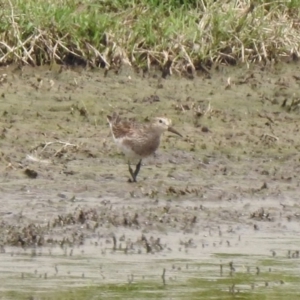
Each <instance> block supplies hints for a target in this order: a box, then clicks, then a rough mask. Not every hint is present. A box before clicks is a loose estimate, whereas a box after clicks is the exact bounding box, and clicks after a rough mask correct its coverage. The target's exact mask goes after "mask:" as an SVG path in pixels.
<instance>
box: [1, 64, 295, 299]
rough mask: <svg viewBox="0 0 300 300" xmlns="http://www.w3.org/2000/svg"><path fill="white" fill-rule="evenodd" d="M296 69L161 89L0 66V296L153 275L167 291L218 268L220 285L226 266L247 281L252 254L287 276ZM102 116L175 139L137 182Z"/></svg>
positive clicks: (168, 82) (129, 80)
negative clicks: (165, 120) (156, 120)
mask: <svg viewBox="0 0 300 300" xmlns="http://www.w3.org/2000/svg"><path fill="white" fill-rule="evenodd" d="M299 71H300V69H299V65H298V64H297V63H296V64H295V63H291V64H282V65H276V66H274V65H270V66H265V67H258V66H253V67H250V68H249V69H247V68H246V67H234V68H230V67H224V68H220V69H219V70H216V71H213V72H212V73H211V74H206V73H201V74H198V76H197V77H196V78H194V79H186V78H180V77H177V76H172V77H168V78H167V79H161V75H160V73H159V72H153V73H147V74H142V73H135V72H133V71H131V70H130V69H128V68H123V69H121V70H120V72H119V74H115V73H114V72H108V74H107V76H105V75H104V71H102V70H97V71H93V70H85V69H82V68H65V67H60V66H52V67H51V68H46V67H45V68H31V67H24V68H22V69H21V68H18V67H16V66H10V67H6V68H4V67H3V68H1V69H0V79H1V85H0V94H1V97H0V114H1V118H0V145H1V148H0V161H1V174H2V176H1V179H0V180H1V184H0V199H1V206H0V216H1V217H0V221H1V227H0V232H1V253H0V276H1V277H2V278H1V281H2V282H4V284H3V285H1V288H0V295H3V296H1V297H2V298H3V299H6V298H9V296H8V295H10V294H9V293H10V292H12V291H13V292H20V293H23V292H26V293H27V292H28V293H35V295H39V294H38V293H39V292H44V291H53V290H56V289H58V290H60V289H69V288H70V287H72V288H75V287H83V286H92V285H94V284H97V285H99V284H101V283H102V284H108V283H127V282H133V281H134V282H138V281H141V280H144V279H145V278H151V280H154V281H157V282H161V281H162V278H161V274H162V272H163V269H164V268H166V280H167V282H170V281H172V280H173V281H176V280H177V282H182V281H184V280H186V278H187V277H186V276H185V275H184V274H189V273H188V272H187V269H189V270H194V271H193V274H194V275H195V276H197V277H199V276H201V277H203V278H204V277H205V276H208V274H210V275H209V276H213V277H215V276H218V275H219V264H224V273H225V272H226V274H227V275H228V274H229V273H230V272H231V271H232V270H233V269H232V268H230V267H229V265H228V264H229V263H230V262H231V261H233V262H234V264H235V265H236V267H235V270H241V269H243V267H245V268H247V270H248V271H249V272H252V273H255V272H258V271H257V267H259V266H258V260H257V259H258V258H260V259H262V258H264V259H266V258H274V259H277V258H278V259H281V260H280V261H281V262H282V264H280V266H277V271H279V272H280V270H282V272H285V271H286V268H285V266H287V262H288V261H291V260H292V261H293V263H292V264H291V266H292V267H295V268H297V267H299V262H298V260H297V258H298V257H299V252H298V251H299V250H300V243H299V233H300V228H299V220H300V204H299V178H300V177H299V171H300V165H299V160H300V155H299V148H300V138H299V105H298V101H299V100H300V92H299V84H300V72H299ZM113 111H118V112H120V113H121V114H123V115H124V116H126V117H134V118H136V119H137V120H138V121H141V122H147V120H148V119H149V118H151V117H154V116H164V115H166V116H167V117H169V118H171V119H172V120H173V124H174V127H175V128H176V129H177V130H178V131H180V132H181V133H182V134H183V135H184V138H180V137H178V136H175V135H172V134H169V133H167V134H165V135H164V137H163V141H162V144H161V147H160V149H159V151H158V152H157V154H156V156H155V157H150V158H148V159H146V160H144V165H143V166H142V169H141V172H140V175H139V178H138V179H139V181H138V182H137V183H135V184H132V183H128V182H127V179H128V178H129V173H128V170H127V165H126V161H125V160H124V158H123V156H122V155H121V154H120V153H119V152H118V150H117V148H116V147H115V145H114V143H113V140H112V138H111V136H110V132H109V128H108V125H107V121H106V115H107V114H111V113H112V112H113ZM222 255H223V256H222ZM231 255H232V256H231ZM234 256H237V258H235V259H233V258H232V257H234ZM220 257H221V258H220ZM252 258H253V260H251V259H252ZM206 262H209V263H210V264H208V265H206V267H201V268H200V270H198V269H197V268H196V267H194V269H193V266H195V265H197V264H199V265H201V264H205V263H206ZM212 263H215V264H216V265H217V267H216V268H215V269H214V270H215V271H214V272H213V271H212V270H211V268H212V267H211V266H212V265H211V264H212ZM180 264H182V266H181V265H180ZM179 265H180V267H178V266H179ZM141 266H143V267H141ZM189 266H190V267H189ZM207 266H209V267H207ZM250 267H251V270H250ZM183 268H184V269H185V270H186V272H185V273H184V274H182V272H180V270H182V269H183ZM261 268H262V269H263V268H265V269H268V268H270V267H269V266H261ZM293 270H295V269H294V268H292V269H291V270H289V272H292V273H293V272H294V271H293ZM180 274H181V275H180ZM194 275H193V276H194ZM187 276H188V278H189V277H192V275H191V274H190V275H187ZM45 279H48V280H45ZM283 281H285V280H283ZM286 281H288V279H287V280H286ZM278 282H279V281H278V280H277V281H274V282H272V283H270V285H271V284H274V285H276V284H278V285H280V284H279V283H278ZM255 285H257V286H259V285H260V283H259V282H256V283H255ZM261 285H265V283H264V282H263V283H261ZM291 286H293V285H292V282H290V287H291ZM250 287H251V284H250V283H249V282H246V283H244V285H242V286H241V287H240V289H242V290H243V289H246V290H247V289H250ZM252 288H253V286H252ZM173 292H174V290H173ZM170 293H171V292H170ZM18 297H19V296H18ZM18 297H17V296H16V295H15V296H14V297H12V298H18ZM36 297H37V296H36ZM170 297H171V296H170ZM172 297H173V298H178V297H179V298H181V296H180V293H179V294H178V293H177V294H174V295H172ZM173 298H172V299H173ZM190 299H191V298H190Z"/></svg>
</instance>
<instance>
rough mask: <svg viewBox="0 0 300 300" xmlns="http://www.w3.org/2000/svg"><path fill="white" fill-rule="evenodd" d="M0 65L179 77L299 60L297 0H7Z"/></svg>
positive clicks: (1, 28) (0, 32)
mask: <svg viewBox="0 0 300 300" xmlns="http://www.w3.org/2000/svg"><path fill="white" fill-rule="evenodd" d="M1 8H2V11H1V14H0V39H1V45H0V63H1V64H8V63H11V62H22V63H30V64H33V65H41V64H47V63H53V62H58V63H70V64H74V63H77V64H78V63H79V64H84V65H85V64H87V63H88V64H89V65H90V66H93V67H97V66H102V67H106V68H119V67H120V65H122V64H124V63H128V64H130V65H133V66H136V67H142V68H145V69H148V68H149V67H150V66H151V65H159V66H163V65H164V64H165V63H166V61H167V60H168V59H169V60H171V61H172V62H173V69H174V70H175V71H178V72H191V71H193V70H194V69H197V68H199V67H200V65H201V64H206V65H210V64H211V63H212V62H217V63H221V62H226V63H230V64H236V63H239V62H247V63H250V62H252V61H266V60H271V59H275V60H276V59H280V57H282V56H289V55H290V54H291V53H294V54H295V55H298V52H299V42H300V34H299V33H300V30H299V25H297V24H298V23H297V22H298V21H297V20H298V19H299V15H300V10H299V8H300V2H299V1H296V0H294V1H286V3H284V2H282V3H280V2H278V1H274V2H270V1H252V2H251V1H249V0H236V1H227V3H225V2H224V1H213V0H207V1H186V0H172V1H157V0H152V1H146V0H142V1H135V0H131V1H124V0H108V1H98V0H61V1H58V0H53V1H49V0H48V1H44V0H36V1H33V0H10V1H8V2H4V3H3V4H2V6H1Z"/></svg>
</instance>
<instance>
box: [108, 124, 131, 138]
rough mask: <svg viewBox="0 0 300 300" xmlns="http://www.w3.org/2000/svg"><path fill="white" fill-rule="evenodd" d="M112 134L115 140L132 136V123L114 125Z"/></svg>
mask: <svg viewBox="0 0 300 300" xmlns="http://www.w3.org/2000/svg"><path fill="white" fill-rule="evenodd" d="M112 132H113V134H114V136H115V138H116V139H117V138H122V137H125V136H127V137H130V136H131V135H132V123H131V122H127V121H122V122H118V123H115V124H113V126H112Z"/></svg>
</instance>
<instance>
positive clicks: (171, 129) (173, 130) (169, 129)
mask: <svg viewBox="0 0 300 300" xmlns="http://www.w3.org/2000/svg"><path fill="white" fill-rule="evenodd" d="M168 131H170V132H173V133H175V134H177V135H179V136H181V137H183V136H182V135H181V134H180V133H179V132H178V131H177V130H176V129H174V128H173V127H171V126H169V127H168Z"/></svg>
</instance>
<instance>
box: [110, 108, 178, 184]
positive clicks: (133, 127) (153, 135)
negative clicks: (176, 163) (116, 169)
mask: <svg viewBox="0 0 300 300" xmlns="http://www.w3.org/2000/svg"><path fill="white" fill-rule="evenodd" d="M107 121H108V123H109V126H110V129H111V132H112V135H113V138H114V140H115V143H116V144H117V146H118V147H119V148H120V149H121V150H122V152H123V153H124V154H125V156H126V157H127V159H128V167H129V173H130V175H131V177H132V180H131V179H129V181H130V182H136V177H137V175H138V173H139V171H140V168H141V164H142V159H143V158H145V157H147V156H149V155H151V154H154V153H155V151H156V150H157V148H158V146H159V143H160V137H161V135H162V133H164V132H165V131H170V132H173V133H175V134H177V135H179V136H181V137H182V135H181V134H180V133H179V132H178V131H176V130H175V129H174V128H173V127H171V123H172V122H171V120H170V119H167V118H154V119H153V121H152V122H151V123H150V124H138V123H136V122H134V121H129V120H121V118H120V116H119V115H118V114H116V113H113V115H112V116H107ZM131 160H138V164H137V165H136V168H135V171H134V172H133V170H132V168H131V166H130V161H131Z"/></svg>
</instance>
